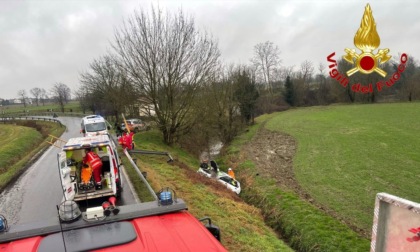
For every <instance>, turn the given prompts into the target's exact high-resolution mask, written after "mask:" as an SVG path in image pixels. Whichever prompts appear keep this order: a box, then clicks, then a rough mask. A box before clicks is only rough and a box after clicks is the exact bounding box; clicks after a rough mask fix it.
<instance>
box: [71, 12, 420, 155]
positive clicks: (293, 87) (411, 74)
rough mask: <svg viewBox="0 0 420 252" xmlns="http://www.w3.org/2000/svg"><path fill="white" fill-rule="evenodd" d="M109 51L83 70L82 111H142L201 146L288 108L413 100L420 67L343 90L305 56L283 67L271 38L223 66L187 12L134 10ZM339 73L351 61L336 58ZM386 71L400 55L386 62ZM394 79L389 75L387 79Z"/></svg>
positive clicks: (116, 114) (168, 136) (170, 135)
mask: <svg viewBox="0 0 420 252" xmlns="http://www.w3.org/2000/svg"><path fill="white" fill-rule="evenodd" d="M110 48H111V49H110V50H109V52H107V53H106V54H105V55H103V56H101V57H98V58H97V59H94V60H93V62H92V63H91V64H90V66H89V68H88V70H86V71H85V72H83V73H82V74H81V75H80V83H81V85H80V88H79V89H78V90H77V92H76V93H77V94H76V95H77V98H78V99H79V101H80V104H81V107H82V109H83V110H91V111H94V113H97V114H102V115H104V116H109V117H112V118H114V120H116V121H120V120H121V117H120V116H121V114H122V113H124V114H126V115H132V116H136V115H138V114H139V111H142V112H143V113H145V114H146V115H148V116H149V118H151V119H152V120H153V121H154V122H155V124H156V125H157V127H158V128H159V130H160V131H161V132H162V137H163V140H164V141H165V142H166V143H168V144H174V143H179V144H181V145H182V144H186V145H188V146H190V147H191V146H192V147H191V149H194V150H200V151H201V149H202V147H205V146H208V145H209V143H211V142H212V141H214V140H215V139H218V140H220V141H222V142H223V143H228V142H230V141H231V140H232V139H233V138H234V137H235V136H236V135H237V134H238V132H240V130H241V129H242V128H243V127H244V126H245V125H248V124H251V123H253V120H254V117H255V116H256V115H259V114H263V113H271V112H274V111H281V110H285V109H288V108H289V107H291V106H313V105H327V104H331V103H337V102H377V101H380V100H409V101H412V100H415V99H417V97H418V96H419V90H418V88H416V85H415V84H416V82H417V80H418V79H419V77H420V75H419V74H420V69H419V66H418V64H416V62H415V60H414V58H411V57H410V58H409V62H407V64H406V70H405V72H404V73H403V74H401V78H400V79H399V81H398V83H396V84H395V88H388V89H386V90H383V91H381V92H378V91H377V90H375V91H374V92H372V93H369V94H361V93H357V92H355V91H353V90H352V89H351V86H350V85H348V86H347V87H346V88H343V87H342V86H341V85H340V84H338V83H337V81H336V80H335V79H333V78H331V77H330V76H329V69H327V68H326V65H325V64H326V62H325V64H323V63H320V64H319V65H318V66H314V64H313V63H312V62H310V61H307V60H305V61H303V62H302V63H301V65H300V66H299V68H295V67H294V66H293V67H285V66H282V64H281V58H280V54H281V52H280V48H278V46H276V45H275V44H274V43H273V42H270V41H267V42H262V43H259V44H257V45H255V47H254V55H253V57H252V59H251V60H250V62H249V64H247V65H235V64H226V63H223V62H222V60H221V57H220V51H219V49H218V44H217V40H216V39H215V38H214V37H213V36H212V35H211V34H209V33H206V32H203V31H200V30H198V29H197V27H196V26H195V22H194V18H193V17H191V16H189V15H187V14H186V13H184V12H183V11H182V10H179V11H177V12H170V11H167V10H165V11H164V10H161V9H160V8H154V7H152V8H150V10H145V9H140V10H136V11H134V13H133V15H132V16H130V17H129V18H127V19H126V20H125V22H124V24H123V25H122V26H121V27H120V28H118V29H116V31H115V35H114V39H113V41H111V44H110ZM337 67H338V69H339V71H340V72H345V71H347V70H348V69H349V68H350V67H351V66H350V64H348V63H347V62H345V61H343V60H338V63H337ZM381 67H382V68H383V69H384V70H385V71H386V72H387V73H388V75H391V74H392V73H393V72H394V71H395V69H396V68H397V67H398V62H397V61H396V60H394V61H390V62H387V63H386V64H385V65H384V66H381ZM378 77H379V76H375V74H370V75H362V74H358V73H356V74H354V75H353V76H351V78H350V80H351V81H352V82H356V81H363V82H369V83H376V81H377V79H378ZM388 77H389V76H388Z"/></svg>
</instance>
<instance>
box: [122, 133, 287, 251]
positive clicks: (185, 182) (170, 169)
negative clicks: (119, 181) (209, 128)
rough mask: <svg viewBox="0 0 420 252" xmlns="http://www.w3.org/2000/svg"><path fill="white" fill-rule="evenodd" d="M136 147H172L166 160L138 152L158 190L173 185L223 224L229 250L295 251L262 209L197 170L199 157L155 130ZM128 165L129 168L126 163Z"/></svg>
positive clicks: (195, 208)
mask: <svg viewBox="0 0 420 252" xmlns="http://www.w3.org/2000/svg"><path fill="white" fill-rule="evenodd" d="M135 140H136V143H137V148H140V149H148V150H160V151H169V152H170V153H171V155H172V156H174V158H175V159H176V160H177V162H176V164H175V165H169V164H167V163H166V158H165V157H160V156H156V157H153V156H138V159H139V160H138V163H139V165H140V168H141V169H142V170H143V171H146V172H147V174H148V175H147V179H148V181H149V182H150V184H151V185H152V187H153V188H154V190H155V191H158V190H160V189H161V188H162V187H166V186H169V187H171V188H173V189H174V190H175V191H176V193H177V196H178V197H180V198H182V199H184V200H185V201H186V203H187V205H188V208H189V211H190V212H191V213H192V214H193V215H194V216H196V217H204V216H209V217H211V218H212V220H213V222H214V223H215V224H216V225H218V226H219V227H220V228H221V231H222V243H223V245H224V246H225V247H226V248H227V249H228V250H230V251H292V250H291V249H290V248H288V247H287V246H286V245H285V244H284V243H283V242H282V241H281V240H279V239H278V237H277V235H276V234H275V233H274V232H273V231H272V230H271V229H270V228H268V227H267V226H266V225H265V224H264V221H263V218H262V215H261V213H260V210H259V209H257V208H255V207H252V206H250V205H247V204H245V203H243V202H242V201H241V200H240V199H239V198H238V197H237V196H236V195H234V194H233V193H230V192H228V191H227V190H225V189H224V188H222V187H219V186H218V185H217V184H216V185H214V184H212V183H210V184H208V181H209V180H208V179H206V178H203V177H201V176H199V175H198V174H197V173H196V170H197V167H198V160H197V158H195V157H192V156H191V155H189V154H188V153H186V152H184V151H182V150H180V149H178V148H170V147H168V146H166V145H164V144H163V143H162V141H161V137H160V135H159V134H158V133H157V132H155V131H149V132H144V133H140V134H137V135H136V136H135ZM127 168H128V169H130V168H129V167H128V166H127Z"/></svg>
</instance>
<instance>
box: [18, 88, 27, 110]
mask: <svg viewBox="0 0 420 252" xmlns="http://www.w3.org/2000/svg"><path fill="white" fill-rule="evenodd" d="M18 96H19V97H20V98H21V100H22V103H23V107H25V108H26V99H27V95H26V90H25V89H21V90H19V91H18Z"/></svg>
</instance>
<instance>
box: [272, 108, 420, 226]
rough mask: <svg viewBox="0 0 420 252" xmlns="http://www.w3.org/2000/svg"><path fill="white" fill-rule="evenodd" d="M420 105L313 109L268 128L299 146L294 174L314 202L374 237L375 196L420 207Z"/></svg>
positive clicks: (281, 118) (283, 117)
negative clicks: (392, 197)
mask: <svg viewBox="0 0 420 252" xmlns="http://www.w3.org/2000/svg"><path fill="white" fill-rule="evenodd" d="M418 118H420V103H400V104H375V105H349V106H329V107H313V108H306V109H296V110H290V111H287V112H283V113H279V114H278V115H276V116H275V117H273V118H272V119H271V120H269V121H268V122H267V123H266V125H265V127H266V128H267V129H269V130H272V131H282V132H286V133H287V134H290V135H291V136H292V137H294V138H295V139H296V141H297V150H296V156H295V158H294V160H293V171H294V173H295V176H296V179H297V182H298V183H299V184H300V186H301V187H302V188H303V190H305V191H306V192H307V193H309V194H310V196H311V197H312V198H314V200H315V201H316V202H317V203H319V204H321V205H323V206H325V207H327V208H329V209H332V210H333V211H334V212H335V213H336V214H337V215H338V216H339V217H341V218H342V219H345V220H347V221H348V222H349V223H351V224H354V225H355V226H357V227H359V228H361V229H363V230H365V231H367V232H370V229H371V227H372V221H373V208H374V202H375V195H376V194H377V193H379V192H386V193H390V194H393V195H396V196H399V197H402V198H406V199H408V200H412V201H415V202H420V195H419V194H418V192H417V190H416V188H418V181H419V178H420V175H419V173H418V168H419V166H420V155H419V153H420V137H419V136H420V133H419V132H420V131H419V130H420V123H419V122H418Z"/></svg>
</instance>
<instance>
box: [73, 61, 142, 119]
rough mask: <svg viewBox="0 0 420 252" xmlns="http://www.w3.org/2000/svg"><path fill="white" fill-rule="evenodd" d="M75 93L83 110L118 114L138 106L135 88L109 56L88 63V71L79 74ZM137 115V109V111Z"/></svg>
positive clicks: (116, 115) (117, 115) (117, 117)
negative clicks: (77, 89) (78, 86)
mask: <svg viewBox="0 0 420 252" xmlns="http://www.w3.org/2000/svg"><path fill="white" fill-rule="evenodd" d="M80 82H81V83H82V86H81V87H80V89H79V91H78V93H77V95H78V97H79V100H80V102H81V105H82V109H84V111H85V110H86V109H87V108H89V109H91V110H92V111H94V112H96V111H97V110H101V113H102V114H106V115H109V114H112V115H113V116H115V119H116V120H117V121H119V120H118V119H119V116H120V115H121V113H122V112H125V110H126V108H127V107H129V108H134V106H135V105H136V106H137V107H138V105H139V104H138V103H139V99H138V96H137V95H136V92H135V89H134V88H133V86H132V85H131V83H129V82H128V80H127V78H126V76H125V75H124V73H123V72H122V69H120V68H119V67H118V65H117V64H116V62H115V60H114V59H113V58H112V57H111V56H109V55H108V56H103V57H101V58H99V59H97V60H94V62H93V63H91V64H90V71H89V72H85V73H82V74H81V77H80ZM137 115H138V111H137Z"/></svg>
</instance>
